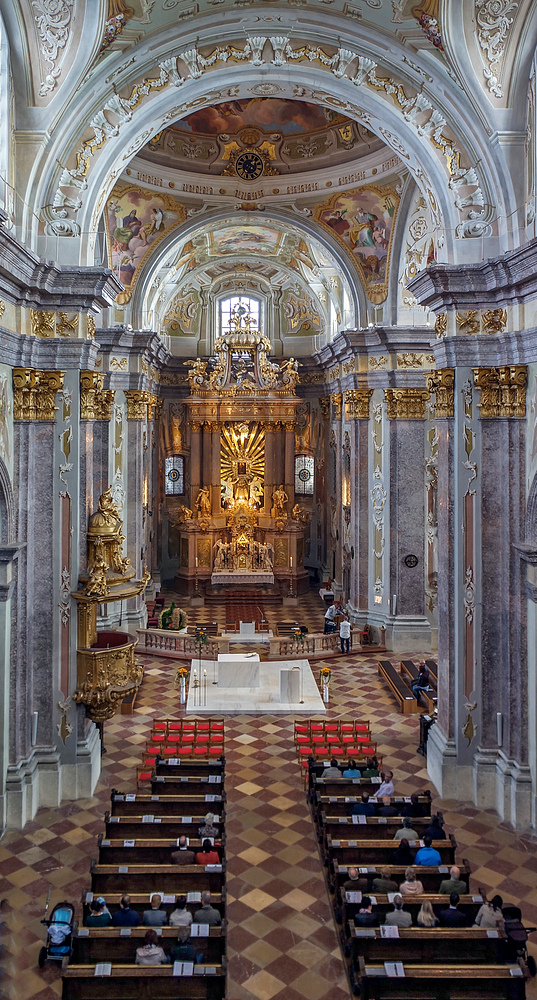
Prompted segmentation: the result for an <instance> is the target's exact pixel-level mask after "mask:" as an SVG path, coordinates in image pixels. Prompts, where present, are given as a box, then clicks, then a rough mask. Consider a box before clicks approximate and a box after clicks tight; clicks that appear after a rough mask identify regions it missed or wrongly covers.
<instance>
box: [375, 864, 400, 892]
mask: <svg viewBox="0 0 537 1000" xmlns="http://www.w3.org/2000/svg"><path fill="white" fill-rule="evenodd" d="M371 891H372V892H373V895H375V893H377V892H399V886H398V884H397V882H394V880H393V878H390V872H388V871H386V869H384V868H383V869H381V872H380V878H374V879H373V885H372V886H371Z"/></svg>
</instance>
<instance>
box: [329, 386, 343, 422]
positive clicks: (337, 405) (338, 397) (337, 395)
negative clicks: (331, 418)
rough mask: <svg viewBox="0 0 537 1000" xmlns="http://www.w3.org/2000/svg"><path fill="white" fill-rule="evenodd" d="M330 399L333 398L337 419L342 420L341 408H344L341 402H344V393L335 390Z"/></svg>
mask: <svg viewBox="0 0 537 1000" xmlns="http://www.w3.org/2000/svg"><path fill="white" fill-rule="evenodd" d="M330 399H331V400H332V405H333V407H334V414H335V417H336V420H341V410H342V405H341V404H342V402H343V396H342V394H341V393H340V392H334V393H333V394H332V395H331V396H330Z"/></svg>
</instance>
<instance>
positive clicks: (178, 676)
mask: <svg viewBox="0 0 537 1000" xmlns="http://www.w3.org/2000/svg"><path fill="white" fill-rule="evenodd" d="M187 677H188V670H187V669H186V667H179V668H178V669H177V670H176V672H175V686H176V687H180V685H181V681H184V682H186V679H187Z"/></svg>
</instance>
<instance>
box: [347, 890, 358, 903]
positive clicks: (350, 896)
mask: <svg viewBox="0 0 537 1000" xmlns="http://www.w3.org/2000/svg"><path fill="white" fill-rule="evenodd" d="M345 899H346V900H347V903H361V902H362V893H361V892H360V891H357V892H354V891H353V892H350V891H348V892H346V893H345Z"/></svg>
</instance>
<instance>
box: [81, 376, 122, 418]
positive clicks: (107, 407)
mask: <svg viewBox="0 0 537 1000" xmlns="http://www.w3.org/2000/svg"><path fill="white" fill-rule="evenodd" d="M103 383H104V375H103V374H102V372H92V371H82V372H80V419H81V420H110V419H111V417H112V405H113V402H114V391H113V389H103Z"/></svg>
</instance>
